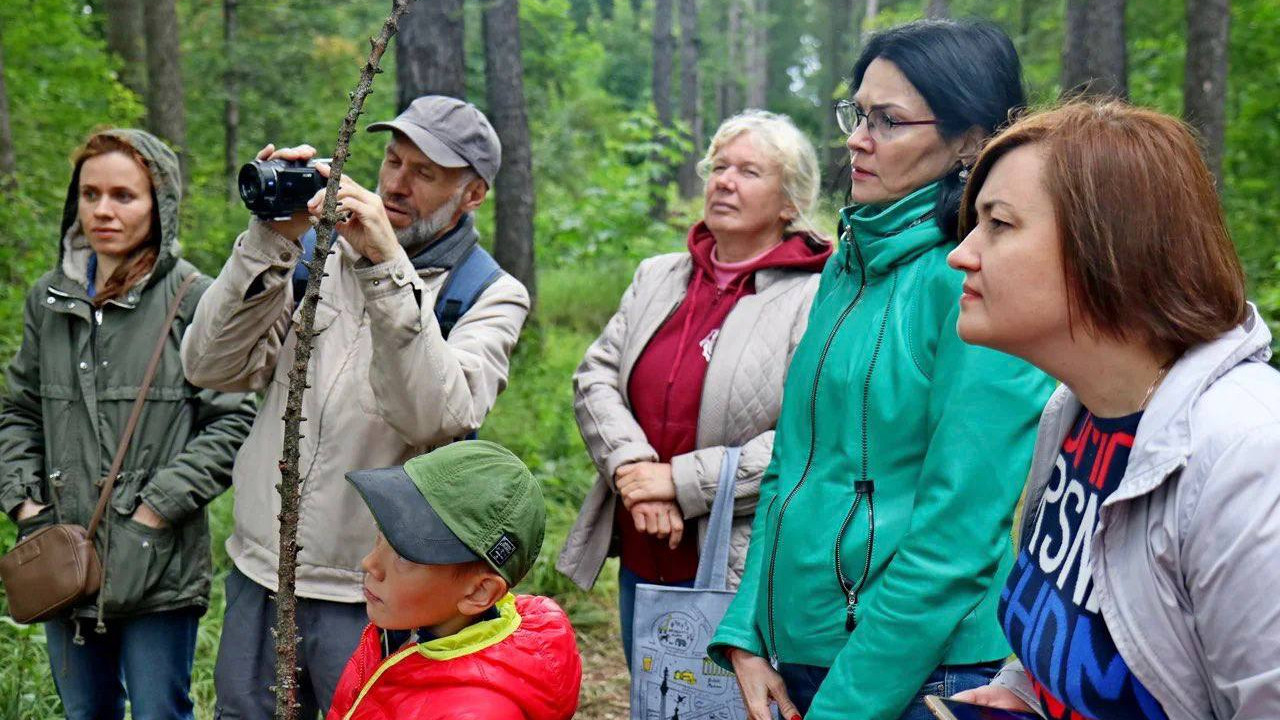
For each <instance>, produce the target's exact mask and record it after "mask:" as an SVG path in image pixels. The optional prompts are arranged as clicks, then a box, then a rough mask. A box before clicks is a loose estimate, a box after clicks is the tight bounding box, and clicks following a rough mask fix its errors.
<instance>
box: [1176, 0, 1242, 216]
mask: <svg viewBox="0 0 1280 720" xmlns="http://www.w3.org/2000/svg"><path fill="white" fill-rule="evenodd" d="M1230 34H1231V0H1187V68H1186V75H1185V79H1184V84H1183V87H1182V98H1183V100H1182V101H1183V106H1182V108H1183V109H1182V115H1183V117H1184V118H1186V121H1187V122H1188V123H1190V124H1191V126H1192V127H1194V128H1195V129H1196V130H1197V131H1198V132H1199V133H1200V138H1201V143H1202V145H1203V146H1204V156H1205V161H1206V162H1207V163H1208V164H1209V169H1210V170H1212V171H1213V176H1214V178H1215V179H1216V180H1217V182H1218V188H1219V191H1221V188H1222V150H1223V142H1224V138H1225V136H1226V124H1227V113H1226V105H1227V49H1228V39H1229V38H1230Z"/></svg>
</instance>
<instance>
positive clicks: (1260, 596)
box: [993, 306, 1280, 720]
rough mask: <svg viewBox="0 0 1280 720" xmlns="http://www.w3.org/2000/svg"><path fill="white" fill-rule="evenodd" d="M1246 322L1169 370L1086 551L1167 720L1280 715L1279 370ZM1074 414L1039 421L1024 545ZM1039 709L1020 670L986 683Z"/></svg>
mask: <svg viewBox="0 0 1280 720" xmlns="http://www.w3.org/2000/svg"><path fill="white" fill-rule="evenodd" d="M1270 342H1271V333H1270V332H1269V331H1268V330H1267V326H1266V323H1264V322H1263V320H1262V318H1261V317H1260V316H1259V315H1258V314H1257V311H1256V310H1254V309H1252V306H1251V312H1250V316H1249V318H1248V319H1247V320H1246V322H1245V323H1244V325H1242V326H1241V327H1238V328H1235V329H1234V330H1231V331H1230V332H1228V333H1226V334H1224V335H1223V336H1222V337H1220V338H1218V339H1217V340H1214V341H1213V342H1209V343H1205V344H1204V345H1200V346H1197V347H1195V348H1193V349H1191V350H1190V351H1188V352H1187V353H1186V354H1185V355H1183V357H1182V358H1181V359H1179V360H1178V362H1177V363H1176V364H1174V366H1173V368H1172V369H1171V370H1170V371H1169V374H1168V377H1166V378H1165V380H1164V382H1163V383H1162V384H1161V385H1160V387H1159V389H1158V390H1157V391H1156V393H1155V395H1154V396H1153V397H1152V398H1151V404H1150V405H1149V407H1148V408H1147V411H1146V413H1145V414H1144V415H1143V417H1142V422H1141V423H1140V424H1139V425H1138V433H1137V437H1136V438H1135V439H1134V445H1133V449H1132V451H1131V453H1130V455H1129V463H1128V466H1127V467H1126V469H1125V474H1124V478H1123V479H1122V480H1121V482H1120V487H1119V488H1118V489H1117V490H1116V491H1115V492H1114V493H1113V494H1112V495H1111V496H1110V497H1109V498H1107V500H1106V502H1105V503H1103V504H1102V507H1101V510H1100V511H1099V522H1098V526H1097V530H1096V532H1095V533H1094V536H1093V538H1092V542H1090V543H1089V545H1088V546H1087V548H1086V552H1087V553H1089V556H1091V557H1092V558H1093V581H1094V587H1095V591H1096V592H1097V594H1098V598H1099V601H1100V611H1101V613H1102V616H1103V619H1104V620H1105V621H1106V624H1107V628H1108V629H1109V630H1110V631H1111V635H1112V637H1113V638H1114V639H1115V643H1116V648H1117V649H1119V651H1120V654H1121V656H1122V657H1124V659H1125V661H1126V662H1127V663H1128V664H1129V667H1130V668H1131V669H1132V670H1133V673H1134V675H1136V676H1137V678H1138V679H1139V680H1141V681H1142V684H1143V685H1145V686H1146V688H1147V689H1148V690H1150V691H1151V694H1152V695H1153V696H1154V697H1155V698H1156V699H1157V700H1159V701H1160V704H1161V705H1162V706H1163V707H1164V711H1165V713H1166V714H1167V715H1168V716H1169V717H1170V718H1171V720H1205V719H1206V718H1217V719H1219V720H1225V719H1226V718H1234V719H1236V720H1245V719H1246V718H1257V719H1258V720H1261V719H1262V718H1269V719H1270V720H1274V719H1275V718H1280V373H1277V372H1276V371H1275V370H1273V369H1272V368H1271V367H1269V366H1268V365H1267V364H1266V360H1267V358H1269V357H1270V355H1271V351H1270V349H1269V348H1270ZM1079 411H1080V403H1079V401H1078V400H1077V399H1076V397H1075V396H1074V395H1072V394H1071V392H1070V391H1069V390H1068V389H1067V388H1065V387H1063V388H1059V390H1058V392H1057V393H1055V394H1054V396H1053V397H1052V398H1051V399H1050V400H1049V404H1048V405H1047V406H1046V407H1045V410H1044V414H1043V416H1042V417H1041V420H1040V432H1039V437H1038V439H1037V442H1036V449H1035V455H1034V459H1033V464H1032V470H1031V481H1030V483H1031V484H1030V486H1029V487H1028V491H1027V499H1026V504H1025V506H1024V511H1023V517H1022V522H1021V528H1022V535H1021V537H1022V538H1024V539H1025V538H1029V537H1030V536H1031V524H1032V523H1034V522H1035V518H1036V514H1037V510H1038V509H1039V507H1040V501H1041V498H1042V497H1043V495H1044V492H1045V488H1046V485H1047V483H1048V481H1049V478H1050V471H1051V469H1052V467H1053V464H1054V461H1055V458H1056V457H1057V454H1058V451H1059V448H1061V447H1062V441H1063V439H1064V438H1065V436H1066V434H1067V432H1068V431H1069V430H1070V429H1071V425H1072V422H1073V421H1074V420H1075V418H1076V416H1077V414H1078V413H1079ZM993 684H994V685H998V686H1002V687H1005V688H1007V689H1009V690H1011V691H1013V692H1014V693H1016V694H1017V695H1018V696H1019V697H1021V698H1022V699H1023V700H1024V701H1026V702H1027V703H1028V704H1029V705H1031V706H1032V707H1037V704H1036V702H1035V700H1034V697H1033V696H1032V693H1031V687H1030V683H1029V681H1028V680H1027V678H1026V675H1025V674H1024V673H1023V669H1022V666H1021V664H1020V663H1017V662H1013V663H1010V664H1009V665H1008V666H1006V667H1005V668H1004V670H1002V671H1001V673H1000V675H999V676H998V677H997V678H996V680H995V681H994V683H993Z"/></svg>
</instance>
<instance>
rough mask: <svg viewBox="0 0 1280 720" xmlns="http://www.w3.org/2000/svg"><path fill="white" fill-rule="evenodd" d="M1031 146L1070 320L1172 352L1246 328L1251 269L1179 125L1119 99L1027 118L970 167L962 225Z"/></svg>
mask: <svg viewBox="0 0 1280 720" xmlns="http://www.w3.org/2000/svg"><path fill="white" fill-rule="evenodd" d="M1024 145H1037V146H1039V147H1040V148H1041V149H1042V150H1043V151H1044V154H1045V165H1044V176H1043V177H1042V178H1041V182H1042V183H1043V184H1044V189H1045V190H1046V192H1048V193H1049V195H1050V196H1051V197H1052V200H1053V209H1054V214H1055V215H1056V222H1057V226H1058V228H1057V229H1058V238H1059V242H1060V243H1061V252H1062V265H1063V271H1064V274H1065V275H1066V285H1067V308H1068V318H1069V319H1070V318H1072V317H1082V318H1083V319H1084V322H1085V323H1086V324H1087V325H1088V326H1089V327H1090V328H1091V329H1093V330H1095V331H1097V332H1098V333H1101V334H1104V335H1107V336H1110V337H1112V338H1114V339H1116V340H1119V341H1122V342H1123V341H1130V340H1132V341H1137V342H1143V343H1146V344H1147V345H1148V346H1149V347H1150V348H1151V349H1152V350H1154V351H1156V352H1159V353H1167V354H1171V355H1173V356H1177V355H1180V354H1182V353H1183V352H1184V351H1186V350H1187V349H1188V348H1190V347H1192V346H1194V345H1198V344H1200V343H1203V342H1208V341H1209V340H1213V339H1214V338H1217V337H1218V336H1219V335H1221V334H1222V333H1224V332H1226V331H1227V330H1230V329H1231V328H1233V327H1235V326H1236V325H1239V324H1240V323H1242V322H1244V320H1245V318H1246V317H1247V314H1248V306H1247V305H1246V304H1245V281H1244V271H1243V270H1242V269H1241V267H1240V259H1239V257H1238V256H1237V255H1236V250H1235V246H1234V245H1232V244H1231V237H1230V235H1229V234H1228V233H1227V224H1226V222H1225V221H1224V220H1223V217H1222V206H1221V204H1220V203H1219V201H1218V194H1217V192H1216V191H1215V190H1214V185H1213V176H1212V175H1211V174H1210V173H1209V168H1208V167H1207V166H1206V165H1205V164H1204V158H1203V157H1202V156H1201V154H1200V147H1199V146H1198V145H1197V144H1196V140H1195V136H1194V135H1193V134H1192V132H1191V131H1190V130H1189V129H1188V128H1187V126H1186V125H1184V124H1183V123H1182V122H1181V121H1180V120H1178V119H1177V118H1173V117H1169V116H1168V115H1164V114H1161V113H1158V112H1156V111H1154V110H1146V109H1143V108H1135V107H1132V106H1130V105H1127V104H1125V103H1122V102H1117V101H1109V102H1073V103H1069V104H1067V105H1063V106H1062V107H1059V108H1057V109H1054V110H1049V111H1046V112H1042V113H1037V114H1035V115H1030V116H1028V117H1025V118H1023V119H1021V120H1019V121H1018V122H1016V123H1014V124H1013V126H1011V127H1010V128H1009V129H1007V130H1005V131H1004V132H1002V133H1000V134H999V135H997V136H996V137H995V138H994V139H993V140H992V141H991V143H990V144H989V145H988V146H987V148H986V149H985V150H983V152H982V155H981V156H979V158H978V162H977V163H976V164H975V165H974V166H973V177H972V178H970V180H969V187H968V188H967V189H966V190H965V196H964V212H963V214H962V217H961V230H962V232H964V233H965V234H968V232H970V231H971V230H972V229H973V226H974V225H975V223H976V222H977V213H976V212H975V209H974V202H975V201H976V199H977V197H978V191H979V190H981V189H982V186H983V184H984V183H985V182H986V180H987V177H988V176H989V175H990V174H991V168H992V167H993V166H994V165H995V164H996V162H998V161H999V160H1000V158H1002V157H1004V156H1005V155H1007V154H1009V152H1011V151H1013V150H1015V149H1017V148H1019V147H1022V146H1024Z"/></svg>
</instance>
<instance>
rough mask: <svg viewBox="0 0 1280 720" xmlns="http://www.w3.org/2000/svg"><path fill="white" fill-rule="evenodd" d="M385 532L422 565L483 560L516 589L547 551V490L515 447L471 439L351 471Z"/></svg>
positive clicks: (397, 548)
mask: <svg viewBox="0 0 1280 720" xmlns="http://www.w3.org/2000/svg"><path fill="white" fill-rule="evenodd" d="M347 480H348V481H350V482H351V484H352V485H354V486H355V488H356V490H358V491H359V492H360V495H361V497H363V498H364V501H365V504H366V505H368V506H369V511H370V512H371V513H373V519H374V520H375V521H376V522H377V523H378V528H379V529H380V530H381V531H382V535H383V537H385V538H386V539H387V542H388V543H389V544H390V545H391V547H392V548H393V549H395V551H396V553H398V554H399V555H400V556H401V557H403V558H405V559H406V560H410V561H412V562H416V563H419V564H421V565H452V564H455V563H464V562H471V561H474V560H483V561H484V562H486V563H488V564H489V566H490V567H492V568H493V569H494V570H495V571H496V572H497V573H498V574H499V575H501V576H502V577H503V579H505V580H506V581H507V585H508V586H514V585H516V584H517V583H519V582H520V580H521V579H523V578H524V576H525V575H526V574H527V573H528V572H529V570H530V569H531V568H532V567H533V563H534V561H535V560H537V558H538V551H539V550H541V549H542V536H543V533H544V531H545V530H546V524H547V514H546V507H545V506H544V504H543V499H542V488H541V487H540V486H539V485H538V481H537V480H535V479H534V478H533V474H532V473H530V472H529V468H528V467H526V466H525V464H524V463H523V462H521V460H520V458H518V457H516V456H515V455H514V454H513V453H512V452H511V451H510V450H508V449H506V448H504V447H502V446H501V445H498V444H497V443H493V442H489V441H487V440H463V441H461V442H456V443H452V444H450V445H445V446H444V447H442V448H439V449H437V450H433V451H431V452H429V453H427V454H425V455H419V456H418V457H415V458H413V459H412V460H409V461H408V462H406V463H405V464H404V465H402V466H397V467H390V468H380V469H376V470H358V471H355V472H349V473H347Z"/></svg>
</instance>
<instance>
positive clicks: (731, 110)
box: [718, 0, 742, 122]
mask: <svg viewBox="0 0 1280 720" xmlns="http://www.w3.org/2000/svg"><path fill="white" fill-rule="evenodd" d="M725 13H726V15H727V17H726V18H725V25H727V26H728V27H727V29H726V30H725V51H726V52H725V59H726V63H725V65H726V66H725V71H724V73H723V74H722V75H721V78H720V92H719V93H718V97H719V100H720V108H719V110H720V112H719V115H720V122H724V121H725V120H726V119H727V118H729V117H731V116H733V115H736V114H737V113H738V112H739V111H740V110H742V85H741V80H740V78H741V76H742V68H740V67H739V64H740V63H741V62H742V52H741V51H742V0H728V3H727V7H726V8H725Z"/></svg>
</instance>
